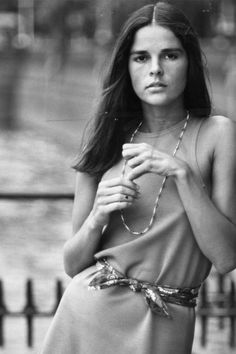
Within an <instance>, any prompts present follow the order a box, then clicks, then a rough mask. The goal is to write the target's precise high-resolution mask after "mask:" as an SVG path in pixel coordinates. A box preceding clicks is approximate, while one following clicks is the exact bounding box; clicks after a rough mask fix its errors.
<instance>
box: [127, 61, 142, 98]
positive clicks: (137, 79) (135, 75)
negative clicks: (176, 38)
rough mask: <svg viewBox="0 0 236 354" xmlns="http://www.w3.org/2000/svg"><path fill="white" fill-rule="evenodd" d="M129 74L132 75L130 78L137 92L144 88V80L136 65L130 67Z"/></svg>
mask: <svg viewBox="0 0 236 354" xmlns="http://www.w3.org/2000/svg"><path fill="white" fill-rule="evenodd" d="M129 75H130V80H131V83H132V86H133V89H134V91H135V92H136V93H138V92H139V91H140V89H141V88H142V82H143V80H142V75H141V73H140V70H138V69H137V68H134V67H129Z"/></svg>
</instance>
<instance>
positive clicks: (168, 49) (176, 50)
mask: <svg viewBox="0 0 236 354" xmlns="http://www.w3.org/2000/svg"><path fill="white" fill-rule="evenodd" d="M169 52H179V53H184V50H183V49H182V48H179V47H177V48H164V49H162V50H161V53H169ZM146 53H148V50H132V51H131V52H130V55H142V54H146Z"/></svg>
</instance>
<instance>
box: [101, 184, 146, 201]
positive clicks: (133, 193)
mask: <svg viewBox="0 0 236 354" xmlns="http://www.w3.org/2000/svg"><path fill="white" fill-rule="evenodd" d="M116 194H119V195H121V196H126V195H127V196H130V197H133V198H138V197H139V194H140V192H139V191H138V189H137V188H136V189H133V188H129V187H125V186H116V187H110V188H104V189H102V190H101V191H99V193H98V195H101V196H110V195H116Z"/></svg>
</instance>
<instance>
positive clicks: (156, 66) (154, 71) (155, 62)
mask: <svg viewBox="0 0 236 354" xmlns="http://www.w3.org/2000/svg"><path fill="white" fill-rule="evenodd" d="M162 74H163V68H162V65H161V63H160V59H159V58H153V59H152V61H151V67H150V76H158V75H162Z"/></svg>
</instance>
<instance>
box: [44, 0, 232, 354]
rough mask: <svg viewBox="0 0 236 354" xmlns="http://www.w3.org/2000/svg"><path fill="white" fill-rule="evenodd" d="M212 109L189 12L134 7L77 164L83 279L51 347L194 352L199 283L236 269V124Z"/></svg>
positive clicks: (77, 240)
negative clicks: (213, 272) (215, 273)
mask: <svg viewBox="0 0 236 354" xmlns="http://www.w3.org/2000/svg"><path fill="white" fill-rule="evenodd" d="M210 112H211V105H210V100H209V95H208V91H207V86H206V83H205V79H204V73H203V64H202V59H201V52H200V48H199V43H198V39H197V36H196V34H195V32H194V30H193V29H192V27H191V25H190V24H189V22H188V20H187V19H186V18H185V16H184V15H183V14H182V13H181V12H180V11H179V10H177V9H175V8H174V7H172V6H171V5H168V4H165V3H162V2H159V3H157V4H156V5H155V6H153V5H148V6H145V7H143V8H141V9H140V10H138V11H137V12H135V13H134V14H133V15H132V16H131V17H130V19H129V20H128V21H127V23H126V24H125V26H124V28H123V30H122V32H121V34H120V36H119V38H118V41H117V44H116V46H115V49H114V52H113V56H112V58H111V65H110V69H109V70H108V74H107V77H106V80H105V83H104V87H103V95H102V98H101V102H100V106H99V109H98V112H97V116H96V122H95V128H94V131H93V133H92V135H91V136H90V139H89V141H88V143H87V145H86V147H85V148H84V151H83V154H82V157H81V159H80V160H79V162H78V164H77V165H76V166H75V167H76V169H77V171H78V173H77V180H76V193H75V202H74V211H73V228H74V236H73V237H72V238H71V239H70V240H68V241H67V243H66V245H65V249H64V262H65V270H66V272H67V273H68V274H69V275H70V276H71V277H73V280H72V282H71V284H70V285H69V287H68V288H67V290H66V291H65V294H64V296H63V298H62V301H61V304H60V306H59V308H58V311H57V313H56V315H55V318H54V320H53V323H52V325H51V328H50V330H49V332H48V335H47V338H46V341H45V345H44V349H43V351H42V352H43V353H44V354H45V353H50V354H52V353H56V354H60V353H61V354H62V353H63V354H64V353H67V354H74V353H81V354H94V353H96V354H108V353H116V354H119V353H120V354H121V353H122V354H124V353H125V354H129V353H132V354H133V353H136V354H154V353H158V354H172V353H173V354H190V353H191V348H192V341H193V335H194V323H195V312H194V306H195V300H196V296H197V292H198V289H199V287H200V285H201V283H202V282H203V281H204V280H205V279H206V277H207V276H208V274H209V272H210V269H211V266H212V264H214V266H215V267H216V269H217V270H218V271H219V272H221V273H226V272H229V271H231V270H232V269H234V268H235V266H236V257H235V255H236V226H235V223H236V219H235V214H236V203H235V198H236V193H235V188H236V183H235V177H236V162H235V151H236V149H235V148H236V133H235V126H234V123H232V122H231V121H230V120H229V119H227V118H225V117H222V116H210ZM96 261H98V263H97V266H96V265H95V263H96ZM93 289H96V290H93ZM89 290H91V291H89ZM144 300H146V301H144Z"/></svg>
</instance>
